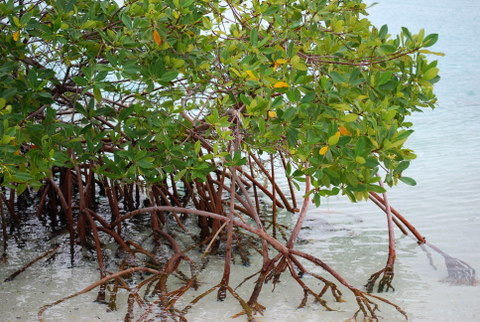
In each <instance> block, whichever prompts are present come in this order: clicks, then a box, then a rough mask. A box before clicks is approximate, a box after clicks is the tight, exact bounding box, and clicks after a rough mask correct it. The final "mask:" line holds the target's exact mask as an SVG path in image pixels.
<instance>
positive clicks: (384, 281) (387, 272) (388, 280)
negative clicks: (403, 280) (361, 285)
mask: <svg viewBox="0 0 480 322" xmlns="http://www.w3.org/2000/svg"><path fill="white" fill-rule="evenodd" d="M382 274H383V276H382V278H381V279H380V282H379V283H378V293H382V292H383V291H385V292H388V291H389V290H390V289H391V290H392V291H395V288H394V287H393V286H392V281H393V276H394V273H393V267H390V266H386V267H385V268H383V269H381V270H379V271H378V272H376V273H373V274H372V275H371V276H370V278H369V279H368V281H367V284H365V288H366V290H367V292H368V293H372V292H373V289H374V287H375V282H376V281H377V279H378V278H379V277H380V275H382Z"/></svg>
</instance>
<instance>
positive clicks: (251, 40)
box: [250, 28, 258, 47]
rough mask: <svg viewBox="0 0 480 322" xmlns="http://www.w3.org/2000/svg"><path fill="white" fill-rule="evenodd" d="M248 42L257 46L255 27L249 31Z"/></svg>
mask: <svg viewBox="0 0 480 322" xmlns="http://www.w3.org/2000/svg"><path fill="white" fill-rule="evenodd" d="M250 42H251V43H252V45H253V46H254V47H256V46H257V43H258V30H257V29H256V28H252V30H251V31H250Z"/></svg>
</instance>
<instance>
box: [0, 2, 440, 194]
mask: <svg viewBox="0 0 480 322" xmlns="http://www.w3.org/2000/svg"><path fill="white" fill-rule="evenodd" d="M0 6H1V7H0V12H1V16H2V17H3V19H2V25H1V29H2V35H1V37H2V39H1V43H2V45H1V46H0V50H1V62H0V63H1V69H0V77H1V78H0V96H1V98H0V108H1V114H2V115H1V117H2V122H1V128H0V136H1V142H2V146H1V147H0V149H1V151H0V157H1V167H2V177H3V182H4V184H6V185H11V186H14V187H15V188H16V189H18V190H19V191H20V192H21V190H23V189H25V187H26V185H31V186H33V187H36V188H39V187H40V185H41V181H42V180H43V178H45V177H46V176H48V174H49V172H50V169H51V168H52V167H53V166H67V167H68V166H71V165H72V164H75V163H78V162H80V163H82V162H91V163H93V164H94V165H95V167H96V170H95V171H96V172H97V173H100V174H102V175H106V176H108V177H109V178H114V179H120V178H121V179H122V180H124V181H126V182H128V181H136V180H145V181H146V182H149V183H154V182H159V181H161V180H163V179H164V178H165V177H166V176H168V175H169V174H174V175H175V176H176V178H177V179H179V178H180V177H182V176H186V177H188V178H189V179H199V180H205V178H206V176H207V175H208V174H209V173H210V172H211V171H212V170H213V169H215V168H217V167H218V166H222V165H225V164H237V165H240V164H242V163H245V157H244V155H242V154H241V153H240V152H241V151H261V152H262V151H263V152H267V153H275V154H276V153H282V154H283V155H285V156H286V157H287V158H288V160H289V162H290V164H291V166H290V167H289V169H291V172H290V173H289V175H291V176H292V178H294V179H296V180H298V181H301V180H304V178H305V176H306V175H308V176H311V178H312V183H313V186H314V190H313V193H314V195H315V197H316V200H317V203H318V202H319V196H322V195H330V194H337V193H339V192H341V193H343V194H348V195H349V196H350V197H351V198H352V199H353V200H356V199H362V198H364V197H365V196H366V192H367V191H371V190H373V191H379V188H378V185H376V184H375V183H376V181H377V180H378V176H377V175H376V173H377V170H378V168H379V167H382V168H384V169H385V170H386V171H387V176H386V181H387V182H388V183H389V184H394V183H396V182H397V180H398V179H400V180H402V181H404V182H406V183H407V184H411V183H413V180H412V179H410V178H408V177H402V171H403V170H405V169H406V168H407V167H408V165H409V162H410V160H411V159H413V158H414V157H415V155H414V154H413V152H412V151H411V150H410V149H408V148H405V147H404V143H405V141H406V139H407V138H408V136H409V135H410V134H411V133H412V129H411V126H412V123H410V122H409V121H408V120H406V119H405V118H406V116H408V115H410V114H411V113H412V112H414V111H418V110H419V108H421V107H426V106H430V107H433V106H434V103H435V96H434V94H433V93H432V84H433V83H435V82H436V81H437V80H438V78H439V77H438V76H437V73H438V69H437V68H436V61H433V62H428V61H427V60H426V58H425V54H428V53H430V52H429V51H428V50H425V49H422V48H425V47H429V46H431V45H433V44H434V43H435V41H436V40H437V35H435V34H432V35H428V36H425V34H424V32H423V30H422V31H420V32H419V33H418V34H416V35H412V34H411V33H410V32H409V31H408V30H407V29H406V28H403V29H402V32H401V33H400V35H399V36H396V37H391V36H390V34H389V33H388V28H387V26H382V27H381V28H380V29H377V28H376V27H374V26H372V25H371V23H370V22H369V20H368V19H367V18H366V17H365V15H366V11H365V9H366V5H365V4H364V3H362V2H361V1H284V0H281V1H280V0H279V1H251V2H249V1H126V2H125V3H124V4H123V5H119V4H117V3H115V2H108V1H32V2H15V1H6V2H4V3H2V4H1V5H0ZM234 133H238V134H239V135H241V140H242V143H241V145H240V146H239V147H238V150H237V152H238V153H237V154H236V155H235V156H234V157H233V159H232V158H230V159H228V158H227V159H226V157H227V154H228V146H229V144H230V142H231V141H232V140H233V138H234V136H235V134H234Z"/></svg>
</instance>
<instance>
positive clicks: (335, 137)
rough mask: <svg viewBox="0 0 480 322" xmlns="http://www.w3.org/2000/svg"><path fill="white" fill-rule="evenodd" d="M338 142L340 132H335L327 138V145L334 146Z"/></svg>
mask: <svg viewBox="0 0 480 322" xmlns="http://www.w3.org/2000/svg"><path fill="white" fill-rule="evenodd" d="M339 140H340V131H337V133H335V134H334V135H332V136H331V137H329V138H328V144H330V145H335V144H337V143H338V141H339Z"/></svg>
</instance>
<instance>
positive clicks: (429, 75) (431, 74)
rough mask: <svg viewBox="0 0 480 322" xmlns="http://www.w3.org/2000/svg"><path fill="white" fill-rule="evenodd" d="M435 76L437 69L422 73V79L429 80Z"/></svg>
mask: <svg viewBox="0 0 480 322" xmlns="http://www.w3.org/2000/svg"><path fill="white" fill-rule="evenodd" d="M437 75H438V68H436V67H433V68H430V69H429V70H427V71H426V72H425V73H423V79H425V80H431V79H433V78H435V77H436V76H437Z"/></svg>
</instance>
